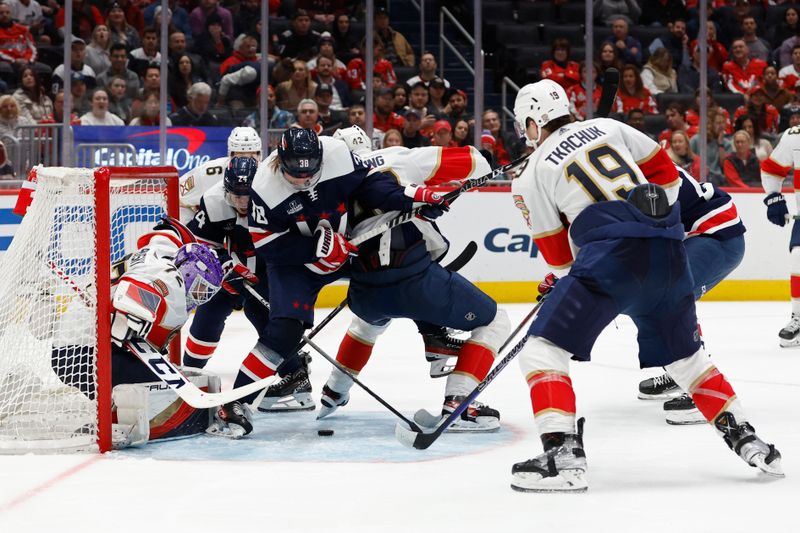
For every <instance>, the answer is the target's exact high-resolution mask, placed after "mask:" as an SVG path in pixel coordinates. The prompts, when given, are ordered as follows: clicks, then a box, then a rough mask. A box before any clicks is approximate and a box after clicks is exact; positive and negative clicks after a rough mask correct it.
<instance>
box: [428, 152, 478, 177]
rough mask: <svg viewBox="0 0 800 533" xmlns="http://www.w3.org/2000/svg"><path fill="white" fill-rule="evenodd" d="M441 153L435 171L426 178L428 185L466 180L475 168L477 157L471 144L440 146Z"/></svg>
mask: <svg viewBox="0 0 800 533" xmlns="http://www.w3.org/2000/svg"><path fill="white" fill-rule="evenodd" d="M439 154H440V155H439V159H438V161H437V164H436V166H435V167H434V169H433V172H431V174H430V176H428V177H427V178H426V179H425V184H426V185H439V184H442V183H447V182H449V181H462V180H465V179H466V178H468V177H469V176H470V175H471V174H472V171H473V170H474V168H475V158H474V157H473V156H472V151H471V150H470V147H469V146H464V147H458V148H440V151H439Z"/></svg>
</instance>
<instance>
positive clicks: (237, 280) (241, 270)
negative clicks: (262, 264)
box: [222, 261, 258, 296]
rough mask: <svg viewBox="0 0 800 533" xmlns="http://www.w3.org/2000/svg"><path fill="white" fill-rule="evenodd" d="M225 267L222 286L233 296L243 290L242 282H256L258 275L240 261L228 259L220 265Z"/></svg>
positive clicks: (251, 283) (252, 283) (255, 283)
mask: <svg viewBox="0 0 800 533" xmlns="http://www.w3.org/2000/svg"><path fill="white" fill-rule="evenodd" d="M222 268H223V269H225V272H226V274H225V279H224V281H223V282H222V288H223V289H224V290H226V291H227V292H229V293H230V294H232V295H234V296H238V295H239V294H241V293H242V291H243V290H244V285H243V284H244V283H248V284H250V285H257V284H258V276H256V275H255V274H253V271H252V270H250V269H249V268H247V267H246V266H244V265H243V264H241V263H235V262H233V261H228V262H227V263H225V264H224V265H223V267H222Z"/></svg>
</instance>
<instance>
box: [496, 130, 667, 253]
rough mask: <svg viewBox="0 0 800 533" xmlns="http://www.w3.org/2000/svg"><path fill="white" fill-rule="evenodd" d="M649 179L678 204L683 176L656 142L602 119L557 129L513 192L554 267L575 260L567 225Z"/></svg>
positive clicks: (518, 179) (538, 242)
mask: <svg viewBox="0 0 800 533" xmlns="http://www.w3.org/2000/svg"><path fill="white" fill-rule="evenodd" d="M646 181H649V182H652V183H656V184H658V185H661V186H662V187H664V188H665V189H666V190H667V195H668V198H669V201H670V204H673V203H675V200H676V199H677V197H678V191H679V188H680V177H679V176H678V172H677V170H676V169H675V165H674V164H673V163H672V161H671V160H670V158H669V156H668V155H667V153H666V151H664V150H663V149H662V148H661V147H660V146H659V145H658V144H657V143H656V142H655V141H653V140H652V139H650V138H649V137H647V136H646V135H645V134H643V133H641V132H639V131H637V130H635V129H633V128H631V127H630V126H628V125H626V124H623V123H621V122H618V121H616V120H611V119H606V118H598V119H594V120H588V121H585V122H573V123H571V124H567V125H565V126H564V127H562V128H559V129H558V131H554V132H553V133H552V134H550V135H549V136H548V137H547V139H545V141H544V142H542V144H541V145H540V146H539V147H538V148H537V149H536V151H535V152H534V153H533V154H532V155H531V156H530V158H529V159H528V161H527V163H526V165H525V167H524V168H523V170H522V172H521V173H520V176H519V177H518V178H517V179H516V180H514V182H513V183H512V186H511V191H512V194H513V197H514V204H515V205H516V207H517V208H518V209H520V210H521V211H522V214H523V216H524V217H525V220H526V222H527V223H528V226H529V228H530V229H531V232H532V233H533V239H534V242H535V243H536V246H538V248H539V250H541V252H542V257H544V260H545V261H546V262H547V264H548V265H550V266H551V267H553V268H566V267H568V266H569V265H570V264H572V261H573V258H574V254H573V251H572V247H571V246H570V241H569V236H568V231H567V229H568V227H569V225H570V224H571V223H572V221H573V220H575V217H577V216H578V214H579V213H580V212H581V211H583V209H585V208H586V207H587V206H589V205H591V204H593V203H596V202H604V201H611V200H625V199H626V198H627V195H628V191H630V190H631V189H632V188H634V187H635V186H636V185H638V184H640V183H645V182H646Z"/></svg>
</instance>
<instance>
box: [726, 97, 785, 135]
mask: <svg viewBox="0 0 800 533" xmlns="http://www.w3.org/2000/svg"><path fill="white" fill-rule="evenodd" d="M743 115H748V116H750V117H751V118H752V119H753V120H755V121H756V122H758V125H759V128H760V129H761V131H762V132H764V133H770V134H776V133H778V123H779V122H780V119H781V117H780V113H778V110H777V109H775V106H773V105H770V104H768V103H767V93H766V92H764V88H763V87H761V86H760V85H758V86H756V87H753V89H751V91H750V99H749V100H748V102H747V104H745V105H743V106H739V108H738V109H737V110H736V112H735V113H734V114H733V120H734V121H735V120H736V119H738V118H739V117H741V116H743Z"/></svg>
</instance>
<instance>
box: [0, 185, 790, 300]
mask: <svg viewBox="0 0 800 533" xmlns="http://www.w3.org/2000/svg"><path fill="white" fill-rule="evenodd" d="M732 196H733V197H734V201H735V202H736V207H737V209H738V211H739V216H740V217H741V218H742V220H743V221H744V223H745V226H746V227H747V233H746V234H745V240H746V243H747V251H746V252H745V257H744V260H743V261H742V264H741V265H739V267H738V268H737V269H736V270H735V271H734V272H733V273H732V274H731V275H730V276H729V279H727V280H725V281H723V282H722V283H721V284H720V285H719V286H718V287H716V288H715V289H714V290H713V291H711V292H710V293H709V294H708V295H706V296H705V299H706V300H787V299H788V298H789V254H788V246H789V235H790V226H785V227H783V228H781V227H778V226H775V225H774V224H771V223H770V222H769V221H768V220H767V217H766V208H765V207H764V204H763V203H762V198H763V193H761V192H753V193H732ZM15 201H16V192H15V191H2V193H0V254H2V251H4V250H5V249H6V248H8V245H9V243H10V242H11V239H12V237H13V235H14V232H15V231H16V228H17V226H18V225H19V220H20V218H19V217H17V216H16V215H14V214H13V213H12V212H11V209H12V208H13V206H14V203H15ZM790 203H791V202H790ZM534 216H535V214H534ZM439 226H440V227H441V229H442V231H443V233H444V234H445V236H446V237H447V238H448V240H449V241H450V243H451V250H452V251H451V252H450V254H449V256H448V257H447V258H445V260H444V262H445V263H447V262H448V261H450V260H452V259H453V258H454V257H456V255H457V254H458V253H460V252H461V250H463V249H464V247H465V246H466V245H467V243H468V242H469V241H475V242H476V243H477V244H478V252H477V253H476V254H475V257H474V258H473V259H472V261H470V262H469V264H467V265H466V266H465V267H464V268H463V269H462V270H461V274H463V275H464V276H466V277H467V278H468V279H470V280H472V281H473V282H475V283H476V284H477V285H478V286H479V287H481V288H482V289H483V290H485V291H486V292H487V293H489V294H490V295H491V296H492V297H493V298H495V299H496V300H498V301H500V302H508V303H512V302H529V301H533V299H534V296H535V294H536V285H537V283H538V280H540V279H542V278H543V277H544V276H545V275H546V274H547V273H548V272H549V271H550V269H549V268H548V267H547V265H546V264H545V262H544V260H543V259H542V258H541V256H540V254H539V250H538V249H537V248H536V246H535V245H534V244H533V242H532V239H531V238H530V233H529V231H528V228H527V226H526V225H525V221H524V219H523V218H522V215H521V214H520V212H519V210H518V209H516V208H515V207H514V203H513V201H512V200H511V193H510V191H508V189H507V188H504V189H503V190H501V191H497V190H495V191H486V192H478V193H470V194H465V195H463V196H461V197H460V198H459V199H458V201H457V202H455V203H454V204H453V206H452V209H451V210H450V212H449V213H448V214H447V215H446V216H444V217H442V218H440V219H439ZM346 291H347V289H346V285H345V284H336V285H333V286H330V287H327V288H326V289H324V290H323V292H322V294H321V295H320V299H319V302H318V303H319V305H321V306H323V307H330V306H335V305H337V304H338V303H339V302H340V301H342V299H344V297H345V294H346Z"/></svg>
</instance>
